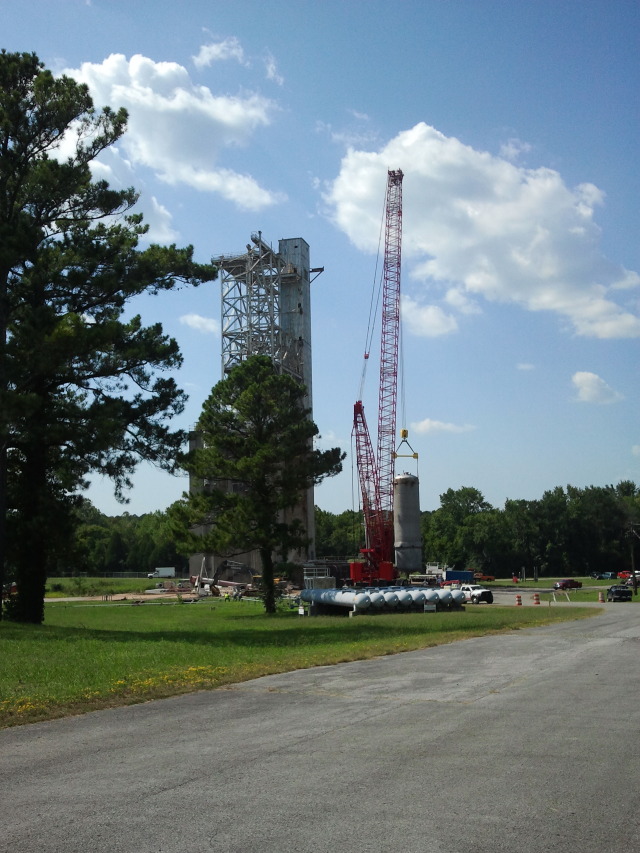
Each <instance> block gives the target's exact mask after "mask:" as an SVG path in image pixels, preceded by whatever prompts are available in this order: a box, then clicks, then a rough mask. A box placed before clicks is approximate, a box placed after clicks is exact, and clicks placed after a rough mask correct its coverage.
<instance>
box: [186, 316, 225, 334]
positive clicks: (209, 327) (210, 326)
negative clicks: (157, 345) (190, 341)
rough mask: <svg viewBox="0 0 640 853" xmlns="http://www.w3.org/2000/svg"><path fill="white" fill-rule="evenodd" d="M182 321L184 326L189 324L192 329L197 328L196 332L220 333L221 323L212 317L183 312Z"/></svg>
mask: <svg viewBox="0 0 640 853" xmlns="http://www.w3.org/2000/svg"><path fill="white" fill-rule="evenodd" d="M180 322H181V323H182V325H183V326H189V328H190V329H195V330H196V332H202V333H203V334H208V335H210V334H213V335H217V334H219V333H220V324H219V323H218V321H217V320H214V319H213V318H212V317H203V316H202V315H201V314H183V315H182V317H180Z"/></svg>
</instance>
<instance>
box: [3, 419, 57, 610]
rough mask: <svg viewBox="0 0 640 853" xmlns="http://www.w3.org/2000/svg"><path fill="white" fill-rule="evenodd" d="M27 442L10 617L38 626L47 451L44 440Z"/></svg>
mask: <svg viewBox="0 0 640 853" xmlns="http://www.w3.org/2000/svg"><path fill="white" fill-rule="evenodd" d="M34 438H35V440H34V441H32V442H30V444H29V446H28V448H27V449H26V451H25V464H24V469H23V472H22V475H21V476H22V483H21V484H20V490H19V495H20V497H19V504H20V505H19V506H18V508H17V509H18V516H19V521H18V530H17V535H16V537H15V540H16V541H15V546H16V548H15V550H16V554H15V558H16V560H15V561H16V583H17V586H18V594H17V596H16V598H15V601H14V602H12V605H11V609H10V618H11V619H12V620H13V621H15V622H29V623H32V624H34V625H40V624H41V623H42V622H43V621H44V596H45V590H46V584H47V555H48V550H49V538H50V535H51V533H52V531H51V530H50V521H49V519H50V517H51V513H50V510H51V507H50V505H49V500H48V489H47V450H46V447H45V444H44V441H42V440H40V441H39V440H38V438H39V436H38V433H37V432H36V434H35V436H34Z"/></svg>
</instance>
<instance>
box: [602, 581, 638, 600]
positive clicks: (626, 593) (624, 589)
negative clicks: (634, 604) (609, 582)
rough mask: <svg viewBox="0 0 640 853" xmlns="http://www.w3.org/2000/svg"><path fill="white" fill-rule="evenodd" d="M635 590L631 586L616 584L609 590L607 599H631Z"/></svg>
mask: <svg viewBox="0 0 640 853" xmlns="http://www.w3.org/2000/svg"><path fill="white" fill-rule="evenodd" d="M632 595H633V590H632V589H631V587H630V586H624V585H623V584H615V585H614V586H610V587H609V589H608V590H607V601H631V596H632Z"/></svg>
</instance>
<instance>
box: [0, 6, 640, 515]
mask: <svg viewBox="0 0 640 853" xmlns="http://www.w3.org/2000/svg"><path fill="white" fill-rule="evenodd" d="M1 33H2V40H1V44H0V47H4V48H5V49H7V50H9V51H18V50H19V51H29V52H35V53H37V54H38V56H39V57H40V59H41V60H42V61H43V62H44V63H45V64H46V65H47V66H48V67H49V68H51V69H52V70H53V71H54V72H56V73H62V72H64V73H67V74H71V75H73V76H75V77H77V78H78V79H81V80H84V81H85V82H87V83H88V84H89V85H90V87H91V91H92V93H93V96H94V100H95V103H96V105H97V106H102V105H104V104H110V105H111V106H113V107H118V106H125V107H127V109H128V110H129V114H130V122H129V131H128V133H127V135H126V136H125V137H124V138H123V139H122V140H121V141H120V142H119V144H118V145H117V147H116V149H115V150H113V151H111V152H109V153H108V154H107V155H105V156H104V157H103V158H102V160H101V162H100V163H99V164H98V165H97V167H96V176H100V177H107V178H108V179H109V180H110V181H111V182H112V183H113V184H114V185H115V186H121V185H122V186H129V185H133V186H135V187H136V188H137V189H138V190H139V191H140V193H141V199H140V203H139V205H140V209H141V211H142V212H143V213H144V214H145V218H146V219H147V221H148V222H149V224H150V226H151V235H152V237H153V239H154V240H155V241H160V242H162V241H168V242H177V243H178V244H179V245H184V244H188V243H190V244H193V245H194V247H195V252H196V256H197V257H198V259H200V260H203V261H204V260H208V259H209V258H211V257H212V256H216V255H220V254H224V253H229V252H232V251H233V252H235V251H242V250H243V248H244V246H245V245H246V243H247V241H248V239H249V236H250V234H251V232H252V231H257V230H260V231H262V233H263V238H264V239H265V240H266V241H267V242H272V243H273V244H274V245H277V241H278V239H279V238H282V237H303V238H304V239H306V240H307V242H308V243H309V245H310V247H311V263H312V266H315V267H319V266H324V267H325V272H324V274H323V275H321V276H320V277H319V278H318V279H317V280H316V282H315V283H314V284H313V286H312V288H313V289H312V336H313V352H314V357H313V390H314V401H313V403H314V419H315V421H316V423H317V424H318V426H319V428H320V432H321V435H322V437H323V438H322V443H323V444H324V445H325V446H334V445H336V444H337V445H340V446H341V447H343V449H345V450H346V451H348V452H349V453H350V451H351V422H352V414H353V403H354V402H355V400H356V399H357V397H358V395H359V385H360V377H361V371H362V364H363V360H362V357H363V352H364V348H365V337H366V332H367V319H368V306H369V301H370V296H371V290H372V287H373V283H374V277H375V266H376V251H377V245H378V235H379V229H380V216H381V211H382V204H383V200H384V191H385V184H386V172H387V169H389V168H392V169H397V168H401V169H402V170H403V172H404V175H405V177H404V184H403V186H404V217H403V225H404V232H403V277H402V290H403V300H404V303H403V362H404V371H403V375H404V387H405V399H404V406H403V409H404V411H405V412H406V417H405V422H404V423H403V424H399V426H407V427H408V428H409V440H410V442H411V445H412V446H413V448H414V449H415V450H416V451H417V452H418V453H419V465H418V473H419V475H420V489H421V503H422V508H423V509H435V508H437V506H438V505H439V495H440V494H441V493H442V492H444V491H446V490H447V489H448V488H454V489H457V488H460V487H461V486H474V487H475V488H477V489H479V490H480V491H481V492H482V493H483V494H484V496H485V498H486V499H487V500H488V501H489V502H490V503H492V504H493V505H494V506H497V507H501V506H503V504H504V501H505V500H506V499H507V498H526V499H534V498H537V497H540V496H541V495H542V493H543V492H544V491H545V490H546V489H550V488H553V487H555V486H556V485H566V484H571V485H574V486H579V487H584V486H589V485H606V484H609V483H617V482H619V481H620V480H623V479H631V480H634V481H635V482H640V406H639V403H638V364H639V356H640V276H639V273H640V250H639V241H638V230H639V224H640V216H639V213H638V199H639V198H640V178H639V170H638V166H637V151H638V137H639V132H640V121H639V108H638V94H637V93H638V90H639V88H640V86H639V84H640V79H639V78H640V73H639V70H640V60H639V58H638V57H639V56H640V50H639V48H640V5H639V4H638V3H637V2H636V0H529V2H519V0H396V1H395V2H390V0H389V2H386V0H368V2H365V0H361V1H360V0H341V2H338V0H314V2H307V0H298V1H297V2H296V0H272V2H270V3H268V4H267V3H258V2H254V0H229V1H228V2H218V0H183V2H177V0H153V2H152V0H136V2H131V0H128V2H121V0H30V2H29V3H24V0H3V2H2V29H1ZM135 310H137V311H140V312H141V314H142V316H143V319H144V320H145V321H146V322H147V323H151V322H156V321H161V322H162V323H163V325H164V328H165V330H166V331H167V332H168V333H170V334H171V335H173V336H174V337H176V338H177V339H178V341H179V343H180V346H181V349H182V351H183V354H184V359H185V360H184V365H183V368H182V370H181V371H180V373H179V376H178V381H179V382H180V384H181V385H182V387H184V388H185V389H186V390H187V392H188V393H189V395H190V399H189V403H188V407H187V410H186V412H185V414H184V416H183V418H182V420H181V422H180V424H178V425H180V426H184V427H188V426H189V425H191V424H193V423H195V421H196V420H197V418H198V415H199V412H200V408H201V406H202V403H203V401H204V399H205V398H206V397H207V396H208V394H209V392H210V390H211V387H212V386H213V385H214V384H215V383H216V382H217V381H218V380H219V378H220V373H221V371H220V335H219V314H220V293H219V286H218V284H217V283H213V284H210V285H206V286H203V287H201V288H198V289H195V290H182V291H180V292H177V293H173V294H163V295H161V296H159V297H155V298H153V299H151V298H147V299H144V300H140V302H139V304H136V306H135ZM373 350H374V351H375V346H374V347H373ZM363 400H364V404H365V409H366V412H367V416H368V421H369V423H370V424H375V421H376V407H377V376H376V370H375V367H374V365H373V364H372V365H371V366H370V367H369V372H368V376H367V384H366V386H365V390H364V394H363ZM403 467H407V468H408V470H410V471H411V473H415V466H414V463H406V464H404V465H403V464H402V462H401V463H400V465H399V468H403ZM355 482H356V480H355V478H354V474H353V471H352V463H351V459H350V458H349V459H348V460H347V462H346V465H345V470H344V473H343V474H342V475H340V476H339V477H337V478H335V479H333V480H331V481H328V482H327V483H325V484H323V485H322V486H320V487H319V489H318V490H317V493H316V503H317V504H318V505H319V506H320V507H322V508H323V509H327V510H330V511H332V512H341V511H342V510H344V509H350V508H352V507H354V506H357V497H355V498H354V494H355V488H356V487H355V485H354V484H355ZM185 485H186V481H185V480H184V479H182V478H170V477H168V476H167V475H164V474H162V473H160V472H157V471H154V470H153V469H152V468H150V467H149V466H146V465H145V466H141V468H140V470H139V473H138V475H137V476H136V478H135V487H134V489H133V491H132V492H131V493H130V503H129V504H128V505H127V506H126V507H125V508H123V507H122V506H121V505H119V504H117V503H116V501H115V500H114V499H113V497H112V489H111V488H110V486H109V484H108V483H104V482H96V483H94V484H93V485H92V487H91V489H90V491H89V493H88V496H89V497H90V498H91V499H92V500H93V501H94V503H95V504H96V506H98V507H99V508H100V509H101V510H103V511H104V512H107V513H109V514H118V513H120V512H122V511H123V510H124V509H126V510H127V511H129V512H133V513H142V512H147V511H151V510H155V509H164V508H166V507H167V506H168V505H169V504H170V503H171V502H172V501H174V500H176V499H177V498H178V497H179V496H180V494H181V492H182V490H183V489H184V487H185Z"/></svg>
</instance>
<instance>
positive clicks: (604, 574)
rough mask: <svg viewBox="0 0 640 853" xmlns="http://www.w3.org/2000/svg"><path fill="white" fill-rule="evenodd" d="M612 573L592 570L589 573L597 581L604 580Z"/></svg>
mask: <svg viewBox="0 0 640 853" xmlns="http://www.w3.org/2000/svg"><path fill="white" fill-rule="evenodd" d="M610 575H611V572H591V574H590V575H589V577H590V578H593V579H594V580H596V581H604V580H607V579H608V578H609V577H610Z"/></svg>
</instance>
